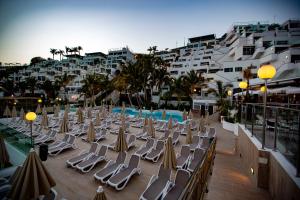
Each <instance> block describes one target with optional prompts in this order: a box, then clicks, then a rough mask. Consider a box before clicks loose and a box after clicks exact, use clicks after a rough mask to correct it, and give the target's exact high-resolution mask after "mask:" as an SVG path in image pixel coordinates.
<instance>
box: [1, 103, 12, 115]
mask: <svg viewBox="0 0 300 200" xmlns="http://www.w3.org/2000/svg"><path fill="white" fill-rule="evenodd" d="M3 116H5V117H10V116H11V111H10V109H9V107H8V105H6V107H5V110H4V113H3Z"/></svg>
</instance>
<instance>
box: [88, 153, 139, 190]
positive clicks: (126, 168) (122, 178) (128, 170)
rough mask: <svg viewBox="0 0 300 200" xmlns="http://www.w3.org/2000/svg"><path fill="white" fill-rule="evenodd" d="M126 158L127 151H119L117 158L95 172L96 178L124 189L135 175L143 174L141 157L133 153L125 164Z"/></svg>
mask: <svg viewBox="0 0 300 200" xmlns="http://www.w3.org/2000/svg"><path fill="white" fill-rule="evenodd" d="M125 158H126V153H119V155H118V158H117V160H116V161H112V160H111V161H109V162H108V163H107V165H106V166H105V167H104V168H103V169H101V170H100V171H98V172H97V173H95V174H94V178H95V179H96V180H99V181H101V182H102V183H106V184H107V185H109V186H111V187H114V188H115V189H116V190H122V189H124V188H125V187H126V185H127V183H128V182H129V181H130V179H131V177H132V176H133V175H135V174H139V175H140V174H141V169H140V167H139V163H140V157H139V156H137V155H132V156H131V158H130V160H129V163H128V165H126V164H124V160H125Z"/></svg>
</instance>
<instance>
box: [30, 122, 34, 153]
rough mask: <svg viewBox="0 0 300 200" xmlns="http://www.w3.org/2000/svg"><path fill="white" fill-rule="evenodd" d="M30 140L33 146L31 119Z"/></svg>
mask: <svg viewBox="0 0 300 200" xmlns="http://www.w3.org/2000/svg"><path fill="white" fill-rule="evenodd" d="M30 142H31V147H32V148H34V147H33V138H32V121H30Z"/></svg>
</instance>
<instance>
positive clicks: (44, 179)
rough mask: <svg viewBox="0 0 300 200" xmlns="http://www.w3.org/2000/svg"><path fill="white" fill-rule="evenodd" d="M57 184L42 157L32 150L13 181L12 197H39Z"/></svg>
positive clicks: (9, 195) (10, 194)
mask: <svg viewBox="0 0 300 200" xmlns="http://www.w3.org/2000/svg"><path fill="white" fill-rule="evenodd" d="M55 185H56V183H55V181H54V179H53V178H52V177H51V175H50V174H49V172H48V171H47V169H46V168H45V166H44V165H43V163H42V161H41V160H40V158H39V157H38V156H37V154H36V153H35V151H34V150H31V151H30V153H29V154H28V156H27V159H26V160H25V162H24V164H23V167H22V168H21V170H20V172H19V173H18V174H17V175H16V177H15V180H14V181H13V183H12V187H11V191H10V193H9V194H8V197H9V198H10V199H24V200H25V199H39V197H40V196H41V195H48V194H49V192H50V189H51V188H52V187H54V186H55Z"/></svg>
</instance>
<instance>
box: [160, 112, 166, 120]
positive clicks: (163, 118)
mask: <svg viewBox="0 0 300 200" xmlns="http://www.w3.org/2000/svg"><path fill="white" fill-rule="evenodd" d="M166 116H167V113H166V110H164V111H163V112H162V116H161V119H162V120H165V119H166Z"/></svg>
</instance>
